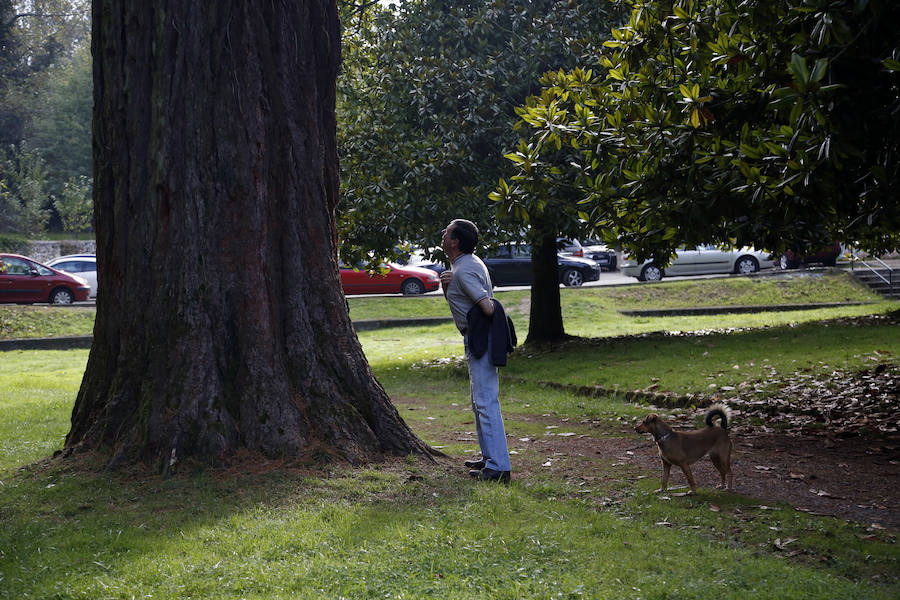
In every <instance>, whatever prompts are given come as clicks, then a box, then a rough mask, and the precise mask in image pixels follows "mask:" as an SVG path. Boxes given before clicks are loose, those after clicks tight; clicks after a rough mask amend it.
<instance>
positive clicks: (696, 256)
mask: <svg viewBox="0 0 900 600" xmlns="http://www.w3.org/2000/svg"><path fill="white" fill-rule="evenodd" d="M773 266H775V263H774V262H773V261H772V259H771V258H770V257H769V253H768V252H764V251H762V250H755V249H753V248H735V249H733V250H723V249H722V248H719V247H717V246H713V245H708V244H707V245H702V246H696V247H694V248H679V249H678V250H677V251H676V254H675V258H673V259H672V262H671V263H670V264H669V266H668V267H666V268H665V269H663V268H662V267H660V266H658V265H657V264H656V263H654V262H653V261H652V260H647V261H644V262H642V263H640V264H639V263H638V262H637V261H635V260H633V259H632V258H630V257H626V258H625V263H624V264H623V266H622V273H624V274H625V275H628V276H629V277H637V278H638V279H639V280H641V281H659V280H660V279H662V278H663V276H664V275H668V276H670V277H675V276H681V275H707V274H710V273H741V274H745V275H746V274H749V273H756V272H757V271H759V270H760V269H770V268H772V267H773Z"/></svg>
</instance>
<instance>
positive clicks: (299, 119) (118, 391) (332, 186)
mask: <svg viewBox="0 0 900 600" xmlns="http://www.w3.org/2000/svg"><path fill="white" fill-rule="evenodd" d="M339 44H340V31H339V23H338V18H337V13H336V7H335V4H334V2H333V1H329V0H307V1H303V2H287V3H269V2H262V3H248V2H243V1H239V0H216V1H215V2H207V1H206V0H168V1H166V0H159V1H156V2H147V1H146V0H115V1H113V0H95V1H94V9H93V54H94V99H95V108H94V160H95V167H94V177H95V179H94V181H95V184H94V206H95V228H96V232H97V264H98V268H99V273H100V275H101V278H102V283H103V285H102V289H101V292H100V297H99V298H98V302H97V320H96V324H95V329H94V345H93V348H92V349H91V354H90V358H89V361H88V366H87V371H86V373H85V375H84V380H83V382H82V385H81V389H80V391H79V393H78V398H77V400H76V403H75V408H74V411H73V414H72V429H71V431H70V432H69V434H68V436H67V437H66V454H68V453H71V452H72V451H74V450H76V449H77V450H81V449H95V448H106V449H108V450H111V451H113V453H114V458H113V463H115V464H118V463H121V462H127V461H132V460H136V459H142V460H144V461H152V462H156V463H157V464H159V466H160V467H161V468H162V469H163V470H166V469H168V468H169V467H170V466H171V465H172V464H174V463H175V462H177V461H179V460H181V459H182V458H184V457H187V456H194V457H198V458H200V459H202V460H209V461H216V460H218V459H220V458H222V457H225V456H227V455H228V454H230V453H232V452H233V451H235V450H236V449H238V448H249V449H252V450H257V451H261V452H264V453H265V454H267V455H277V456H300V455H305V454H309V453H317V454H322V455H329V456H335V457H339V458H342V459H345V460H348V461H351V462H354V463H356V462H361V461H367V460H371V459H375V458H378V457H380V456H382V455H383V454H384V453H390V454H407V453H411V452H414V453H426V452H428V448H427V446H426V445H425V444H424V443H423V442H421V441H420V440H419V439H418V438H417V437H416V436H415V435H413V433H412V432H411V431H410V430H409V428H408V427H407V426H406V424H405V423H404V422H403V421H402V419H401V418H400V416H399V414H398V413H397V411H396V409H395V408H394V407H393V406H392V405H391V403H390V401H389V399H388V397H387V395H386V394H385V392H384V390H383V389H382V387H381V386H380V385H379V384H378V382H377V381H376V380H375V378H374V377H373V375H372V372H371V370H370V369H369V366H368V364H367V362H366V359H365V356H364V355H363V352H362V349H361V347H360V344H359V342H358V340H357V338H356V334H355V332H354V330H353V327H352V325H351V323H350V319H349V316H348V313H347V306H346V301H345V300H344V297H343V295H342V292H341V286H340V281H339V277H338V269H337V262H336V260H337V259H336V233H335V222H334V214H333V211H334V208H335V205H336V203H337V200H338V176H337V173H338V162H337V154H336V150H335V115H334V103H335V90H334V85H335V76H336V73H337V69H338V64H339V53H340V49H339Z"/></svg>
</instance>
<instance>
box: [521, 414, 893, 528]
mask: <svg viewBox="0 0 900 600" xmlns="http://www.w3.org/2000/svg"><path fill="white" fill-rule="evenodd" d="M622 433H623V437H601V438H595V437H591V436H586V437H579V438H559V437H555V436H550V437H549V439H546V440H540V442H539V443H538V448H539V451H540V452H541V453H542V454H543V455H544V456H546V457H548V459H550V460H548V462H550V465H548V466H547V467H544V466H543V465H544V464H546V463H542V464H540V465H537V466H536V465H525V464H521V463H520V465H517V472H516V474H515V477H517V478H526V477H528V476H529V475H530V474H532V473H533V472H534V471H536V470H538V469H542V468H547V469H550V470H551V472H553V474H554V475H556V476H559V477H563V478H577V477H582V478H585V477H586V478H587V480H588V481H594V480H603V479H607V478H610V479H613V478H614V479H619V480H621V479H622V478H623V474H622V473H618V474H613V473H611V472H610V467H609V465H610V464H611V465H612V466H613V468H614V469H626V473H627V472H628V470H631V471H632V472H640V473H641V474H642V475H645V476H648V477H650V478H652V479H654V480H658V479H659V477H660V475H661V473H662V466H661V463H660V459H659V454H658V452H657V450H656V445H655V444H654V443H653V442H652V440H650V439H649V436H647V438H648V439H646V440H645V441H644V443H641V442H640V441H636V440H635V438H633V437H624V435H625V431H623V432H622ZM732 437H733V440H734V442H735V449H734V455H733V470H734V486H735V490H734V491H735V493H738V494H742V495H744V496H749V497H752V498H755V499H758V500H759V501H760V503H761V504H775V503H777V502H785V503H787V504H790V505H791V506H793V507H795V508H796V509H798V510H802V511H805V512H809V513H813V514H821V515H829V516H835V517H839V518H843V519H848V520H853V521H858V522H860V523H863V524H865V525H869V526H873V525H874V526H875V527H876V528H879V527H886V528H891V529H900V468H898V464H900V450H898V443H897V442H896V441H894V442H887V441H885V440H882V441H880V442H865V441H861V440H858V439H850V440H837V441H835V440H828V439H827V438H824V439H823V438H821V437H814V436H796V435H784V434H773V433H764V432H760V431H754V430H753V429H752V428H735V431H734V432H733V434H732ZM554 461H555V463H556V464H554ZM604 463H605V464H604ZM519 466H521V467H523V468H518V467H519ZM692 470H693V473H694V478H695V479H696V480H697V485H698V486H700V487H704V488H713V487H714V486H715V485H716V484H717V483H718V481H719V475H718V472H717V471H716V470H715V469H714V468H713V466H712V463H711V462H710V461H709V460H708V459H706V458H704V459H701V460H700V461H699V462H698V463H696V464H695V465H694V467H693V469H692ZM686 485H687V481H686V480H685V478H684V475H683V474H682V473H681V471H680V469H677V468H675V469H672V477H671V479H670V483H669V486H670V488H671V487H673V486H686ZM678 491H684V490H678Z"/></svg>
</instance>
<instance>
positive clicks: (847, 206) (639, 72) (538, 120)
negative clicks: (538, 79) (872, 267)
mask: <svg viewBox="0 0 900 600" xmlns="http://www.w3.org/2000/svg"><path fill="white" fill-rule="evenodd" d="M626 4H628V5H629V6H630V7H631V16H630V18H629V19H628V22H627V24H625V25H623V26H622V27H619V28H616V29H614V30H613V31H612V39H610V40H609V41H607V42H606V43H605V48H606V51H604V52H603V53H601V54H599V55H598V56H596V57H595V60H594V62H593V64H590V65H585V66H584V67H583V68H577V69H573V70H570V71H557V72H551V73H548V74H547V75H546V76H545V77H544V78H543V79H542V84H543V89H542V90H541V92H540V93H539V94H536V95H534V96H532V97H530V98H529V99H528V101H527V102H526V103H525V105H524V106H522V107H520V108H519V109H518V111H517V112H518V114H519V116H520V117H521V122H520V124H519V127H521V128H522V130H523V131H524V132H525V135H526V137H525V139H523V140H522V141H520V143H519V145H518V147H517V148H516V149H515V151H514V152H511V153H509V154H507V158H508V159H509V160H510V164H511V166H512V169H513V174H512V175H511V176H510V177H508V178H507V180H504V181H501V183H500V185H499V187H498V189H497V190H496V192H495V194H494V198H495V199H496V200H497V201H499V202H501V203H502V204H503V206H504V207H506V209H507V210H509V211H515V212H518V213H523V214H528V215H532V216H533V217H532V218H539V217H540V215H542V214H544V213H546V212H548V211H554V212H555V211H556V210H558V208H557V207H556V206H555V205H553V204H548V203H546V202H545V201H544V198H546V197H547V190H565V191H566V192H565V194H561V195H564V196H565V197H566V198H567V199H568V200H569V209H570V210H571V209H574V210H577V211H578V214H579V216H580V218H581V219H582V220H583V221H584V222H585V223H587V224H589V225H590V226H591V227H594V228H596V229H598V230H600V231H601V232H603V234H604V235H605V236H606V237H607V238H608V239H610V240H613V239H614V240H616V241H617V242H618V243H620V244H621V245H623V246H624V247H625V248H626V249H628V250H630V251H632V252H633V253H634V254H635V255H636V256H637V257H638V258H647V257H651V256H652V257H654V259H655V260H657V261H660V262H661V263H662V264H665V263H666V262H667V260H668V259H670V257H671V256H672V253H673V252H674V250H675V248H677V246H678V245H680V244H682V243H687V244H692V243H701V242H719V243H723V244H735V245H750V244H752V245H756V246H757V247H760V248H766V249H768V250H770V251H773V252H778V251H781V250H784V249H786V248H789V247H791V248H795V249H800V250H803V249H807V248H810V247H815V246H816V245H818V244H822V243H825V242H829V241H832V240H835V239H839V240H842V241H845V242H852V243H856V244H858V245H859V246H860V247H862V248H864V249H867V250H870V251H873V252H883V251H887V250H891V249H895V248H897V247H898V246H900V203H898V202H897V201H896V190H895V189H893V188H895V184H896V182H897V181H898V178H900V177H898V176H900V173H898V155H900V152H898V150H900V148H898V144H900V119H898V118H897V114H898V113H900V76H898V72H897V71H898V67H900V62H898V59H900V47H898V44H897V37H896V30H895V24H896V23H897V22H900V4H898V3H896V2H893V1H891V0H871V1H868V2H862V1H842V2H817V1H808V0H788V1H785V2H769V1H768V0H681V1H676V2H672V1H668V2H666V1H661V0H648V1H639V0H627V2H626ZM820 5H821V6H820ZM572 190H575V191H574V192H573V191H572ZM573 199H574V201H573Z"/></svg>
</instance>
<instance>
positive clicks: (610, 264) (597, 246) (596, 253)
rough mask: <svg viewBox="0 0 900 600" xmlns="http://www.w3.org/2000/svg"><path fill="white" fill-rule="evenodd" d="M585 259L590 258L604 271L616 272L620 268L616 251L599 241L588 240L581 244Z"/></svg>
mask: <svg viewBox="0 0 900 600" xmlns="http://www.w3.org/2000/svg"><path fill="white" fill-rule="evenodd" d="M581 248H582V252H583V253H584V257H585V258H589V259H591V260H592V261H594V262H595V263H597V264H598V265H600V269H601V270H603V271H615V270H616V269H617V268H618V267H619V259H618V257H617V256H616V251H615V250H613V249H612V248H609V247H607V246H606V245H604V244H602V243H601V242H600V241H599V240H593V239H586V240H582V242H581Z"/></svg>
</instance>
